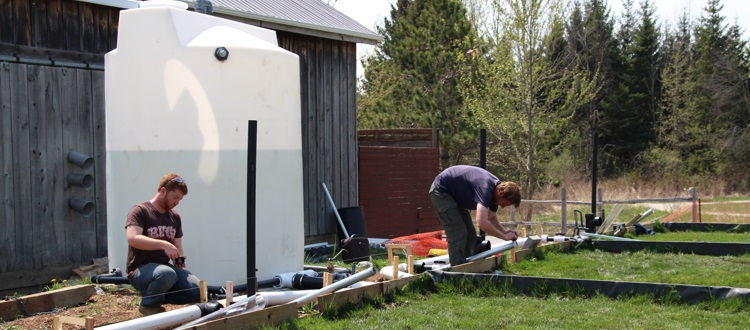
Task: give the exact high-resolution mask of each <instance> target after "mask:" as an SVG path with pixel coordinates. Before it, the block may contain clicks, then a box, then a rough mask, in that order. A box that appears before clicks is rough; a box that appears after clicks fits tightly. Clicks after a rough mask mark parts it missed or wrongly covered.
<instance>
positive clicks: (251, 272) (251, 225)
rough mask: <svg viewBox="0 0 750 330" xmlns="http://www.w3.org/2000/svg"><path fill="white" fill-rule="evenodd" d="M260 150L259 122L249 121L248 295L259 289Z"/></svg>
mask: <svg viewBox="0 0 750 330" xmlns="http://www.w3.org/2000/svg"><path fill="white" fill-rule="evenodd" d="M257 151H258V122H257V121H255V120H248V121H247V296H248V297H250V296H252V295H254V294H255V293H256V292H257V291H258V278H257V277H256V275H255V271H256V269H255V252H256V251H257V249H256V248H255V245H256V243H255V175H256V166H255V165H256V159H257Z"/></svg>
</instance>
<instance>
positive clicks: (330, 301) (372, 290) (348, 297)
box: [318, 283, 383, 312]
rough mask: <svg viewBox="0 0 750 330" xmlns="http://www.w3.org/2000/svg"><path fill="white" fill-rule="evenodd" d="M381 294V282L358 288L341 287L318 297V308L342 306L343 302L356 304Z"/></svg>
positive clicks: (320, 309)
mask: <svg viewBox="0 0 750 330" xmlns="http://www.w3.org/2000/svg"><path fill="white" fill-rule="evenodd" d="M382 294H383V286H382V284H381V283H375V284H371V285H366V286H361V287H358V288H351V289H341V290H339V291H336V292H333V293H329V294H326V295H322V296H320V297H318V310H319V311H320V312H323V311H325V310H326V309H327V308H329V307H333V306H342V305H344V304H345V303H347V302H348V303H352V304H357V303H359V302H361V301H362V299H364V298H367V299H375V298H377V297H378V296H380V295H382Z"/></svg>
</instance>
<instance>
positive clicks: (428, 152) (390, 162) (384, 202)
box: [359, 146, 442, 238]
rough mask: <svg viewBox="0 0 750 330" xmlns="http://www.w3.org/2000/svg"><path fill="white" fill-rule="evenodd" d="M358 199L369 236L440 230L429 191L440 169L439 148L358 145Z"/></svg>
mask: <svg viewBox="0 0 750 330" xmlns="http://www.w3.org/2000/svg"><path fill="white" fill-rule="evenodd" d="M359 157H360V158H359V162H360V167H359V184H360V190H359V201H360V204H361V206H362V209H363V211H364V214H365V221H366V223H367V236H369V237H375V238H392V237H398V236H405V235H411V234H416V233H424V232H429V231H435V230H441V229H442V227H441V226H440V221H439V220H438V218H437V214H436V213H435V210H433V208H432V203H431V202H430V198H429V195H428V191H429V190H430V185H431V184H432V181H433V180H434V179H435V176H436V175H437V174H438V173H440V169H439V168H440V164H439V161H440V159H439V158H438V148H413V147H393V146H385V147H382V146H381V147H379V146H360V147H359Z"/></svg>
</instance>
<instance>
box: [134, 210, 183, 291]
mask: <svg viewBox="0 0 750 330" xmlns="http://www.w3.org/2000/svg"><path fill="white" fill-rule="evenodd" d="M129 226H138V227H141V228H143V235H146V236H148V237H150V238H155V239H160V240H165V241H167V242H170V243H172V244H174V240H175V238H181V237H182V220H181V219H180V215H179V214H178V213H177V212H175V211H174V210H169V211H167V212H166V213H159V211H157V210H156V208H155V207H154V205H153V204H151V202H149V201H146V202H142V203H139V204H136V205H134V206H133V207H131V208H130V212H128V218H127V221H126V223H125V228H128V227H129ZM150 262H155V263H160V264H168V263H169V257H167V254H166V253H164V250H153V251H147V250H140V249H136V248H134V247H132V246H128V260H127V272H128V280H129V281H131V282H132V281H133V275H134V273H135V271H136V269H138V267H140V266H141V265H143V264H147V263H150Z"/></svg>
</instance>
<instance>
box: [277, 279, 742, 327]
mask: <svg viewBox="0 0 750 330" xmlns="http://www.w3.org/2000/svg"><path fill="white" fill-rule="evenodd" d="M427 281H429V279H427ZM425 286H427V287H429V286H430V284H426V285H425ZM749 309H750V305H749V304H748V303H747V302H743V301H740V300H736V299H734V300H725V301H712V302H706V303H701V304H697V305H686V304H681V303H671V302H659V301H658V300H655V299H653V298H651V297H647V296H637V297H631V298H623V299H618V300H613V299H610V298H606V297H602V296H596V297H591V298H584V297H569V296H565V295H550V296H544V297H531V296H524V295H514V294H511V293H509V292H507V291H504V290H503V289H502V288H493V287H481V286H480V287H479V288H477V287H471V288H467V287H466V286H465V285H462V284H460V283H459V284H455V283H443V284H439V285H437V286H434V285H432V288H425V287H420V286H419V285H418V286H417V287H416V288H412V289H407V290H405V292H401V293H398V294H396V295H395V296H393V297H391V298H388V299H381V300H378V301H368V302H365V303H363V304H361V305H360V306H351V305H349V306H344V307H342V308H339V309H338V310H335V311H332V312H326V313H324V314H317V315H312V316H307V317H304V318H301V319H295V320H290V321H287V322H286V323H284V324H282V325H281V326H279V327H275V328H274V329H504V328H511V329H541V328H554V329H632V328H649V329H705V328H709V327H710V328H721V329H744V328H747V324H748V322H750V313H748V310H749Z"/></svg>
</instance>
